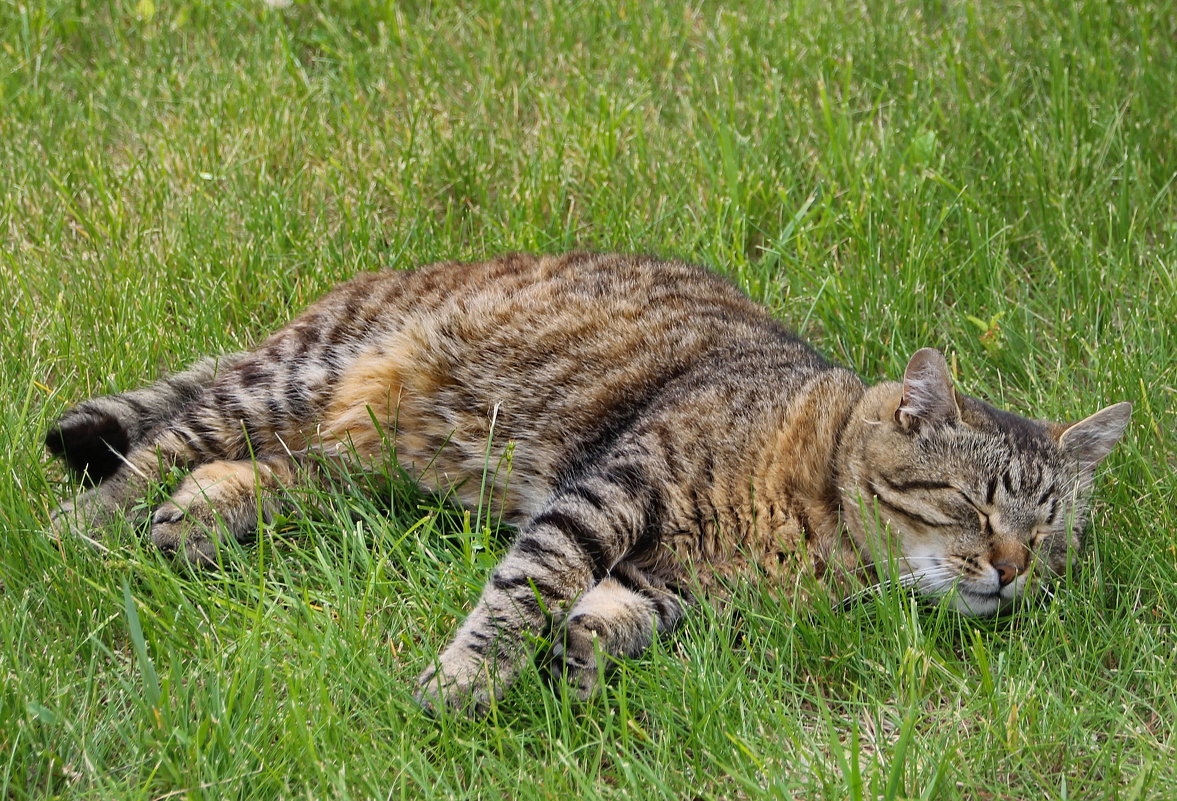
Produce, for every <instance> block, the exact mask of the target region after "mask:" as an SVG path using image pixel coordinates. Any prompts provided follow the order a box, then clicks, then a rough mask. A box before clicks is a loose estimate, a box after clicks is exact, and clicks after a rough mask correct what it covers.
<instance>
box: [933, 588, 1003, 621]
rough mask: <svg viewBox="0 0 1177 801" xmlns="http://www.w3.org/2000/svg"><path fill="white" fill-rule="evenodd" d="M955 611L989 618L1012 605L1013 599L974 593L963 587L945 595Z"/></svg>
mask: <svg viewBox="0 0 1177 801" xmlns="http://www.w3.org/2000/svg"><path fill="white" fill-rule="evenodd" d="M947 599H949V600H950V602H951V603H952V605H953V607H954V608H955V609H956V611H958V612H960V613H961V614H963V615H969V616H971V617H990V616H991V615H995V614H997V613H998V612H999V611H1001V609H1002V608H1003V607H1005V606H1009V605H1010V604H1012V603H1013V601H1014V597H1013V596H1011V597H1009V598H1006V597H1004V596H1003V595H1002V594H1001V592H1000V591H998V592H975V591H973V590H970V589H968V588H966V587H963V586H958V587H956V589H955V591H952V592H949V593H948V594H947Z"/></svg>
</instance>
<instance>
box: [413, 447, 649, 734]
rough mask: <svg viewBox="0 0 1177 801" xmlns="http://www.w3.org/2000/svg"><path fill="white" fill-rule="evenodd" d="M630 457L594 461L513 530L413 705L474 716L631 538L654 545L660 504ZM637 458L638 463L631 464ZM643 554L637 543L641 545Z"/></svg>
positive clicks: (627, 546) (624, 550) (604, 573)
mask: <svg viewBox="0 0 1177 801" xmlns="http://www.w3.org/2000/svg"><path fill="white" fill-rule="evenodd" d="M634 458H635V457H634V454H632V453H631V454H628V455H619V456H618V458H616V459H613V460H602V463H600V464H599V466H598V467H597V468H596V469H595V470H594V471H593V473H592V474H590V475H586V476H585V477H583V478H581V479H580V480H578V481H577V482H575V483H573V484H571V485H566V486H565V487H564V488H562V489H561V490H560V491H559V492H558V493H557V494H556V495H555V496H554V497H553V498H552V500H551V501H549V502H548V504H547V505H546V507H545V508H544V509H543V510H542V511H540V513H539V514H537V515H536V516H535V517H533V518H532V519H531V520H530V521H529V522H528V523H526V524H524V525H523V526H522V527H521V528H520V532H519V535H518V537H517V538H516V540H515V542H514V544H513V545H512V547H511V549H510V550H509V551H508V552H507V555H506V556H505V557H504V558H503V560H502V562H500V563H499V565H498V566H497V567H496V568H495V569H494V571H492V573H491V576H490V580H489V581H487V583H486V585H485V586H484V588H483V591H482V596H481V597H480V599H479V601H478V604H477V606H475V608H474V611H473V612H471V613H470V616H469V617H467V618H466V621H465V622H464V623H463V624H462V626H461V628H460V629H459V630H458V633H457V636H456V637H455V638H454V640H453V642H452V643H451V644H450V645H449V647H447V648H446V649H445V651H443V652H442V654H441V656H440V657H439V658H438V660H437V664H436V665H435V667H433V668H431V669H429V670H427V671H425V673H424V674H422V676H421V678H420V680H419V681H420V683H421V685H422V686H421V691H420V695H419V697H420V700H421V702H422V703H423V704H424V705H425V706H426V707H434V706H435V705H436V704H438V703H439V702H444V703H446V704H448V705H450V706H453V707H456V708H460V709H470V708H473V709H474V710H475V711H481V710H482V709H484V708H485V707H486V706H487V704H488V703H489V701H490V699H491V698H492V697H498V696H501V694H502V692H503V691H504V690H505V689H506V687H507V686H508V685H509V684H510V683H511V682H512V681H513V680H514V679H515V677H516V676H517V675H518V672H519V670H520V668H521V667H522V665H523V664H525V663H526V661H527V659H528V657H529V655H530V648H529V646H530V644H531V641H532V639H533V638H534V637H535V636H537V635H540V634H543V633H546V632H547V630H548V626H549V623H550V622H551V620H552V619H560V618H562V617H563V616H564V615H565V614H566V613H567V612H568V610H569V609H570V608H571V607H572V606H573V605H574V604H575V603H576V601H577V600H579V599H580V598H581V597H582V596H584V595H585V594H586V593H588V592H589V590H591V589H592V588H593V587H594V586H595V585H596V584H597V583H598V582H600V581H601V580H602V579H604V578H605V577H606V576H607V575H608V574H609V571H610V570H611V569H612V568H613V567H614V566H615V565H618V564H619V563H621V562H622V560H623V559H624V558H625V557H626V555H627V554H628V553H629V552H630V550H631V549H632V548H633V547H634V545H635V542H636V541H637V540H638V538H639V536H641V535H647V536H646V540H647V542H646V544H647V545H652V544H653V543H654V542H656V540H657V537H658V536H659V535H660V532H659V531H657V527H658V526H659V525H660V515H661V511H660V510H661V509H662V508H663V505H664V501H663V499H662V497H661V496H660V495H659V494H658V493H657V492H656V491H655V490H654V488H653V487H652V486H651V485H650V484H649V483H648V482H647V481H646V480H645V478H644V476H645V472H644V469H643V467H642V466H641V464H640V461H631V459H634ZM638 458H639V459H640V457H638ZM643 547H644V546H643Z"/></svg>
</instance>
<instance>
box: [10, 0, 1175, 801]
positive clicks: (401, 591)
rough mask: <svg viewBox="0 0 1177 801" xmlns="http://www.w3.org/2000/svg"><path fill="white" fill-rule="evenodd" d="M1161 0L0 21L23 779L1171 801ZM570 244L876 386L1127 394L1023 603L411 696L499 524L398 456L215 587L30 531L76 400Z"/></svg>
mask: <svg viewBox="0 0 1177 801" xmlns="http://www.w3.org/2000/svg"><path fill="white" fill-rule="evenodd" d="M1175 50H1177V8H1175V7H1174V4H1173V3H1172V2H1164V1H1163V0H1155V1H1154V0H1148V1H1142V2H1134V3H1123V4H1109V3H1104V2H1095V1H1094V0H1092V2H1073V1H1072V0H1054V1H1053V2H1042V3H1015V2H980V1H979V0H972V1H970V0H961V1H960V2H956V1H955V0H926V2H910V3H907V2H888V1H886V0H879V1H878V2H867V3H828V2H825V1H824V0H786V2H778V3H769V2H762V0H749V2H745V3H739V4H733V7H732V8H730V9H723V8H719V7H718V6H717V5H716V4H703V3H681V2H664V3H648V2H637V1H636V0H619V2H612V3H604V2H570V3H563V2H558V3H557V2H547V3H529V2H518V1H517V0H485V2H479V3H474V2H471V3H466V4H461V5H460V6H458V5H456V4H451V3H445V2H434V3H430V2H405V3H387V4H385V3H378V2H375V1H374V0H351V1H350V2H347V1H344V0H339V1H337V2H322V3H315V2H297V3H295V4H294V5H293V6H291V7H289V8H285V9H281V8H270V7H268V6H266V5H264V4H263V3H261V2H237V3H221V2H213V1H212V0H196V1H194V2H187V1H184V0H180V1H179V2H165V0H137V2H135V0H122V2H84V1H83V0H76V1H75V2H38V1H37V0H34V2H29V3H17V2H14V0H5V1H4V2H0V230H2V231H3V246H2V248H0V309H3V315H4V326H3V329H2V331H3V336H2V337H0V398H3V404H4V414H3V415H0V465H2V466H0V602H2V604H3V614H2V615H0V798H3V799H33V798H37V799H40V798H69V799H144V800H146V799H165V798H186V799H229V798H240V799H251V800H252V799H271V798H273V799H278V798H283V799H286V798H289V799H323V798H352V799H368V798H372V799H376V798H379V799H385V798H388V799H393V798H461V799H465V798H559V799H571V798H576V799H580V798H584V799H594V798H635V799H637V798H640V799H646V798H667V799H683V798H699V799H711V798H784V799H792V798H805V799H831V800H835V799H836V800H839V801H840V800H842V799H866V798H927V799H933V798H934V799H994V800H996V799H1002V800H1005V799H1011V800H1012V799H1038V798H1044V799H1075V798H1079V799H1104V798H1108V799H1111V798H1115V799H1125V800H1127V799H1138V798H1158V799H1173V798H1177V772H1175V771H1174V770H1173V765H1174V764H1177V689H1175V688H1177V633H1175V632H1174V624H1175V623H1177V533H1175V532H1177V497H1175V495H1177V492H1175V489H1177V480H1175V478H1174V467H1175V458H1174V448H1173V435H1172V432H1173V430H1174V428H1175V427H1177V420H1175V419H1174V400H1175V397H1174V387H1175V386H1177V359H1175V352H1177V324H1175V319H1177V285H1175V284H1177V267H1175V263H1177V193H1175V192H1174V185H1173V182H1174V177H1175V174H1177V80H1175V79H1174V76H1175V69H1177V52H1175ZM574 247H583V248H592V249H601V250H622V251H641V252H648V253H654V254H658V255H663V256H673V257H679V258H685V259H689V260H693V261H697V262H701V263H706V264H709V265H711V266H713V267H714V268H715V269H717V270H719V271H721V272H723V273H725V274H727V275H729V276H731V277H732V278H733V279H734V280H735V281H736V282H738V283H739V284H740V285H741V286H743V287H744V288H746V290H747V291H748V292H749V293H750V294H751V295H753V296H754V297H756V298H757V299H759V300H762V301H763V302H764V303H766V304H768V305H769V306H770V307H771V308H772V309H773V310H774V312H775V313H776V314H777V315H778V316H779V317H780V318H781V319H783V320H785V321H786V322H788V323H789V324H790V325H791V326H793V327H794V328H796V329H797V330H799V331H800V332H801V333H802V334H803V335H805V336H806V337H808V338H809V339H810V340H811V341H812V342H813V343H814V344H815V345H816V346H817V347H818V348H819V349H820V350H822V351H823V352H824V353H825V354H827V355H828V356H830V357H831V358H833V359H836V360H838V361H841V362H843V363H845V364H848V365H850V366H852V367H853V368H854V369H856V370H858V371H859V372H860V374H861V375H863V376H864V377H865V378H867V379H869V380H871V381H874V380H881V379H885V378H895V377H897V376H898V374H899V372H900V371H901V370H902V367H903V365H904V363H905V362H906V360H907V358H908V356H910V354H911V353H912V352H913V351H915V350H916V349H917V348H919V347H923V346H929V345H930V346H935V347H939V348H941V349H943V350H944V351H945V352H946V353H947V354H948V355H949V360H950V364H951V366H952V368H953V370H954V371H955V372H956V374H957V376H958V382H959V385H960V386H961V387H962V388H963V389H964V390H965V391H966V392H969V393H970V394H974V395H979V396H981V397H984V398H987V399H989V400H991V401H992V402H995V403H998V404H1002V405H1005V406H1008V407H1010V408H1013V409H1016V410H1019V411H1022V412H1023V413H1026V414H1030V415H1034V416H1041V417H1049V418H1053V419H1060V420H1063V419H1065V420H1072V419H1078V418H1081V417H1084V416H1086V415H1087V414H1090V413H1091V412H1094V411H1096V410H1097V409H1098V408H1100V407H1102V406H1104V405H1107V404H1109V403H1112V402H1115V401H1120V400H1131V401H1132V402H1133V403H1134V404H1135V410H1134V414H1133V421H1132V425H1131V427H1130V429H1129V431H1128V434H1127V436H1126V438H1125V441H1124V442H1123V443H1122V444H1121V445H1120V446H1119V447H1118V448H1117V450H1116V451H1115V452H1114V453H1113V455H1112V456H1111V457H1110V458H1109V459H1108V460H1107V462H1106V463H1105V465H1104V467H1103V469H1102V471H1101V476H1100V480H1099V484H1098V490H1097V494H1096V499H1095V506H1094V511H1093V515H1092V526H1091V530H1090V537H1089V543H1088V547H1087V549H1086V550H1085V552H1084V553H1083V554H1082V556H1081V558H1080V559H1079V560H1078V563H1077V564H1076V570H1075V575H1074V576H1073V577H1072V580H1071V581H1069V582H1068V583H1067V584H1066V585H1065V586H1064V587H1063V588H1061V589H1060V590H1059V591H1058V592H1057V593H1056V595H1055V597H1054V598H1053V599H1051V600H1050V601H1047V602H1043V603H1040V604H1035V605H1032V606H1031V607H1029V608H1026V609H1023V610H1020V611H1019V612H1018V613H1017V614H1015V615H1013V616H1012V617H1009V618H1005V619H1001V620H997V621H984V620H981V621H978V620H966V619H962V618H960V617H958V616H956V615H954V614H951V613H946V612H944V611H941V610H936V609H929V608H926V607H923V606H920V605H918V604H917V603H915V602H914V601H913V600H912V599H910V598H907V597H905V596H903V595H901V594H894V595H891V594H888V595H883V596H881V597H879V598H877V599H875V600H871V601H868V602H866V603H863V604H859V605H856V606H853V607H851V608H849V609H846V610H837V609H831V608H829V606H828V605H822V604H816V605H800V604H793V603H791V602H790V601H789V599H788V598H781V597H778V596H777V595H775V594H774V593H772V592H771V588H768V587H764V586H759V585H757V584H755V583H749V584H748V585H747V586H744V587H740V588H738V590H737V592H736V596H735V599H734V601H733V602H732V603H731V604H730V605H728V606H725V607H723V608H708V607H702V608H698V609H696V610H695V611H694V613H693V615H692V616H691V618H690V619H689V621H688V622H687V623H686V625H685V626H684V627H683V629H682V630H681V631H680V632H679V633H678V634H677V636H675V637H673V638H672V639H670V640H667V641H664V642H662V643H661V644H659V645H658V646H657V647H656V648H655V649H653V651H651V652H650V653H649V654H648V655H647V656H645V657H643V658H642V659H639V660H635V661H633V662H631V663H627V664H625V665H623V666H622V667H621V668H620V669H619V670H618V672H617V674H616V675H615V677H614V678H613V680H612V681H611V682H610V684H609V686H608V688H607V690H606V692H605V693H604V694H603V695H602V696H600V697H599V698H597V699H596V700H594V701H592V702H589V703H578V702H573V701H571V700H569V699H567V698H565V697H562V696H560V695H558V694H554V693H553V692H552V691H551V690H550V689H549V688H548V687H547V686H546V685H545V683H544V682H543V681H542V680H541V679H540V677H539V674H538V672H534V671H533V672H532V673H529V674H527V675H525V676H524V677H523V679H522V680H521V681H520V683H519V685H518V686H517V687H516V688H514V689H513V690H512V692H511V693H510V694H509V696H508V697H507V698H506V699H505V700H504V701H503V702H502V703H501V704H499V705H498V706H497V707H496V708H495V709H494V710H493V711H492V713H491V714H490V715H489V717H487V718H486V719H483V720H467V719H459V718H453V717H443V718H441V719H438V720H434V719H431V718H429V717H427V716H425V715H424V714H423V713H422V711H421V710H420V709H419V708H418V707H417V706H416V705H415V703H414V701H413V682H414V677H415V676H416V675H417V674H418V672H419V671H420V670H421V669H423V667H424V666H426V665H427V664H428V663H429V662H430V660H431V659H433V657H434V656H435V655H436V654H437V652H438V650H439V649H440V648H441V647H442V646H443V645H444V644H445V642H446V640H447V638H448V637H449V636H450V634H451V633H452V631H453V628H454V627H455V625H456V621H457V620H458V619H459V618H460V616H461V615H462V614H463V612H464V610H465V609H467V608H468V607H469V605H470V604H471V603H472V601H473V599H474V597H475V596H476V594H477V592H478V588H479V586H480V584H481V581H482V578H483V576H484V575H485V572H486V570H487V568H488V566H489V565H490V564H492V563H493V561H494V558H495V555H496V554H498V553H500V552H501V550H502V548H503V537H502V536H501V535H499V534H496V533H495V532H494V531H490V530H487V528H486V526H485V525H484V524H483V523H482V521H479V520H477V519H471V518H470V517H468V516H463V515H462V514H460V513H459V512H456V511H455V510H454V509H453V508H452V507H450V506H449V505H447V504H446V503H445V501H444V500H443V499H438V498H431V497H426V496H421V495H418V494H415V493H414V492H413V491H412V489H411V488H410V487H408V486H406V485H405V484H403V483H401V482H397V481H394V482H392V484H391V488H389V487H388V486H386V484H385V482H381V481H375V482H371V484H372V487H375V491H374V492H368V491H365V490H366V489H371V487H367V486H366V485H367V484H368V483H369V482H366V481H365V480H364V478H363V477H357V478H356V488H355V491H354V492H347V493H338V494H333V495H324V494H317V495H316V494H307V495H305V496H302V497H300V499H299V505H300V506H301V510H300V513H299V514H296V515H292V516H291V517H290V518H289V519H283V520H280V521H277V523H276V524H275V525H273V526H270V527H268V528H266V529H265V530H264V531H263V532H261V535H260V537H259V540H258V543H257V545H256V546H250V547H244V548H240V549H238V550H236V551H234V552H231V553H227V554H226V555H225V560H224V566H223V568H222V569H220V570H218V571H211V572H208V573H205V574H199V573H191V572H187V571H183V570H180V571H177V570H175V569H173V567H172V565H171V564H170V563H169V562H168V561H167V560H165V559H164V558H162V557H161V556H160V555H159V554H157V553H155V552H154V551H153V550H152V549H151V548H150V547H147V546H145V545H144V544H143V543H142V542H141V540H140V538H139V537H138V536H137V535H136V532H134V531H131V530H122V531H114V532H112V533H111V536H110V539H109V540H108V542H107V544H108V545H109V546H110V548H111V550H110V551H109V552H108V553H105V554H100V553H97V552H95V551H92V550H90V549H88V548H86V547H83V546H82V545H80V544H78V543H74V542H65V543H62V544H61V545H60V546H57V545H55V544H53V543H52V542H50V541H49V540H48V539H47V538H46V537H45V536H44V530H45V521H46V519H47V517H48V514H49V511H50V510H51V509H52V508H53V506H54V505H55V504H56V503H57V502H58V500H59V499H60V498H62V497H65V496H68V494H69V493H70V492H72V491H73V490H72V487H71V486H70V485H69V483H68V482H67V481H66V480H65V476H64V474H63V472H62V470H61V468H60V467H59V466H58V465H57V464H53V463H50V462H49V461H48V460H47V458H46V456H45V453H44V451H43V449H42V446H41V437H42V434H43V432H44V431H45V429H46V428H47V427H48V425H49V424H50V423H51V422H52V420H53V419H54V418H55V417H56V416H57V415H58V414H60V413H61V412H62V411H63V410H64V409H65V408H67V407H68V406H69V405H70V404H71V403H73V402H76V401H77V400H79V399H82V398H84V397H88V396H90V395H94V394H98V393H103V392H108V391H114V390H118V389H122V388H129V387H133V386H136V385H139V384H142V383H145V382H148V381H150V380H152V379H153V378H154V377H156V376H158V375H160V374H161V373H163V372H165V371H167V370H170V369H176V368H180V367H182V366H183V365H185V364H187V363H189V362H190V361H192V360H194V359H195V358H197V357H198V356H200V355H202V354H207V353H212V352H219V351H227V350H234V349H239V348H242V347H247V346H248V345H249V344H250V343H252V342H256V341H258V339H259V338H260V337H262V336H263V335H264V334H265V333H266V332H268V331H270V330H272V329H273V328H275V327H276V326H278V325H279V324H281V323H282V322H284V321H285V320H287V319H288V318H289V317H290V316H291V315H292V314H294V313H295V312H296V311H297V310H298V309H300V308H301V307H303V306H304V305H305V304H307V303H308V302H310V301H311V300H312V299H313V298H315V297H316V296H317V295H318V294H320V293H321V292H323V291H324V290H325V289H326V288H328V287H330V286H331V285H333V284H334V283H336V282H338V281H339V280H341V279H344V278H346V277H348V276H351V275H353V274H354V273H356V272H357V271H360V270H368V269H378V268H382V267H385V266H389V265H395V266H411V265H414V264H418V263H423V262H428V261H432V260H438V259H443V258H479V257H483V256H488V255H493V254H498V253H502V252H505V251H511V250H528V251H542V252H557V251H561V250H565V249H569V248H574Z"/></svg>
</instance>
